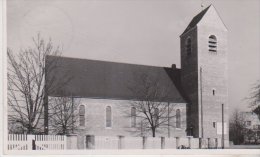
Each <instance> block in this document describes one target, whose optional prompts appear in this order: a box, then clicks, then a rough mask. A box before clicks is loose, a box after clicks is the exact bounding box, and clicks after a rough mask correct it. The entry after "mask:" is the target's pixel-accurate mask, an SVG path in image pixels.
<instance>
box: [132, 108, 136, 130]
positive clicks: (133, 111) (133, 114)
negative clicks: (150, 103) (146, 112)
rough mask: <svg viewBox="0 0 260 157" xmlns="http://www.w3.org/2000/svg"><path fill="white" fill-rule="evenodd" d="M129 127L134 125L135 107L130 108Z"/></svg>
mask: <svg viewBox="0 0 260 157" xmlns="http://www.w3.org/2000/svg"><path fill="white" fill-rule="evenodd" d="M131 127H136V108H135V107H132V108H131Z"/></svg>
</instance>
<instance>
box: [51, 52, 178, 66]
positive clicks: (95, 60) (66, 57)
mask: <svg viewBox="0 0 260 157" xmlns="http://www.w3.org/2000/svg"><path fill="white" fill-rule="evenodd" d="M47 57H58V58H65V59H75V60H85V61H94V62H106V63H114V64H126V65H136V66H146V67H155V68H171V66H155V65H144V64H135V63H124V62H115V61H106V60H97V59H86V58H77V57H68V56H54V55H47ZM176 69H178V68H176Z"/></svg>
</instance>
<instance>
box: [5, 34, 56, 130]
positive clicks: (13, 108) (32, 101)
mask: <svg viewBox="0 0 260 157" xmlns="http://www.w3.org/2000/svg"><path fill="white" fill-rule="evenodd" d="M32 43H33V45H32V46H31V47H28V48H26V49H21V50H20V52H19V53H13V52H12V50H11V49H8V50H7V56H8V74H7V78H8V107H9V111H10V112H9V114H8V116H9V125H11V124H13V123H15V124H17V125H18V124H19V126H21V127H22V130H23V131H24V132H26V133H35V132H41V131H42V130H41V129H42V127H43V123H42V120H43V110H44V103H45V102H44V100H46V99H47V97H46V95H45V93H46V91H47V90H50V89H47V87H46V86H45V75H46V71H52V69H54V68H55V67H57V64H58V63H57V62H56V61H55V60H52V62H49V63H48V64H49V65H48V66H46V63H45V60H46V57H47V56H48V55H54V56H59V55H60V54H61V49H60V48H59V47H54V46H53V43H52V41H51V39H50V40H49V41H47V42H46V41H45V40H44V39H43V38H42V37H41V36H40V34H38V35H37V37H36V38H33V39H32ZM48 83H49V86H48V88H52V85H51V84H52V83H51V80H50V81H49V82H48ZM55 88H57V87H55Z"/></svg>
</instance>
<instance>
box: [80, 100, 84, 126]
mask: <svg viewBox="0 0 260 157" xmlns="http://www.w3.org/2000/svg"><path fill="white" fill-rule="evenodd" d="M79 126H85V106H84V105H80V106H79Z"/></svg>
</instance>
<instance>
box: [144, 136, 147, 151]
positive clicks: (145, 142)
mask: <svg viewBox="0 0 260 157" xmlns="http://www.w3.org/2000/svg"><path fill="white" fill-rule="evenodd" d="M146 144H147V137H145V136H143V149H146Z"/></svg>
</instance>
